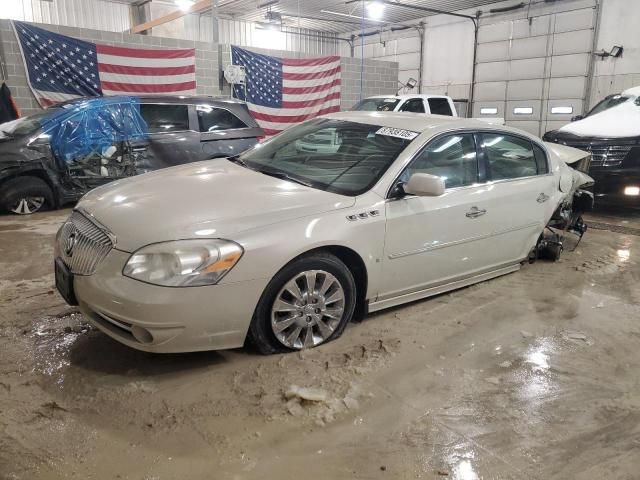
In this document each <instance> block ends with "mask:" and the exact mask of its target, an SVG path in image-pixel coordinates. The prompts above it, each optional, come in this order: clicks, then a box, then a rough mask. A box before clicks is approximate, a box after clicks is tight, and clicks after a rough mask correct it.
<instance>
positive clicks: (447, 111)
mask: <svg viewBox="0 0 640 480" xmlns="http://www.w3.org/2000/svg"><path fill="white" fill-rule="evenodd" d="M428 102H429V110H431V113H432V114H433V115H447V116H449V117H451V116H453V112H451V106H450V105H449V100H447V99H446V98H430V99H429V100H428Z"/></svg>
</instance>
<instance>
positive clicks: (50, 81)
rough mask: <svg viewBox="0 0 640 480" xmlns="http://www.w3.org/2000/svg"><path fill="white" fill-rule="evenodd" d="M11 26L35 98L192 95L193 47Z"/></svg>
mask: <svg viewBox="0 0 640 480" xmlns="http://www.w3.org/2000/svg"><path fill="white" fill-rule="evenodd" d="M13 27H14V30H15V33H16V37H17V39H18V44H19V45H20V52H21V53H22V57H23V59H24V64H25V69H26V71H27V80H28V83H29V86H30V87H31V90H32V91H33V93H34V95H35V97H36V99H37V100H38V103H40V105H41V106H43V107H46V106H49V105H52V104H54V103H58V102H62V101H65V100H71V99H74V98H78V97H87V96H89V97H93V96H100V95H140V94H144V95H149V94H165V95H192V94H194V93H195V91H196V66H195V65H196V56H195V50H194V49H181V50H151V49H144V48H124V47H112V46H109V45H101V44H95V43H91V42H85V41H84V40H79V39H77V38H73V37H68V36H66V35H61V34H59V33H55V32H50V31H48V30H44V29H42V28H38V27H35V26H33V25H31V24H28V23H24V22H14V23H13Z"/></svg>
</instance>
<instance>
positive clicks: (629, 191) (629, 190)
mask: <svg viewBox="0 0 640 480" xmlns="http://www.w3.org/2000/svg"><path fill="white" fill-rule="evenodd" d="M624 194H625V195H628V196H630V197H637V196H638V195H640V187H625V189H624Z"/></svg>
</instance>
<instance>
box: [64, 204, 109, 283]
mask: <svg viewBox="0 0 640 480" xmlns="http://www.w3.org/2000/svg"><path fill="white" fill-rule="evenodd" d="M57 242H58V245H57V247H58V252H59V254H60V257H61V258H62V261H63V262H64V263H65V265H67V267H69V269H70V270H71V271H72V272H73V273H74V274H76V275H92V274H93V273H95V271H96V268H97V267H98V265H99V264H100V262H102V260H104V258H105V257H106V256H107V254H108V253H109V252H110V251H111V249H112V248H113V245H114V240H113V237H112V236H111V235H109V233H107V232H106V231H105V230H104V229H103V228H101V227H100V226H98V225H96V223H94V222H93V221H91V220H90V219H89V218H87V217H86V216H85V215H83V214H82V213H80V212H79V211H74V212H73V213H72V214H71V216H70V217H69V219H68V220H67V222H66V223H65V224H64V225H63V226H62V227H61V228H60V232H59V233H58V238H57Z"/></svg>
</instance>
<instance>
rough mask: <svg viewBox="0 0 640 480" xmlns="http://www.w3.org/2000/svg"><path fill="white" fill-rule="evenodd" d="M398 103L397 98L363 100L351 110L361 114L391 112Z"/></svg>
mask: <svg viewBox="0 0 640 480" xmlns="http://www.w3.org/2000/svg"><path fill="white" fill-rule="evenodd" d="M398 102H400V99H399V98H393V97H389V98H381V97H380V98H365V99H364V100H362V101H360V102H359V103H357V104H356V106H355V107H353V108H352V110H353V111H363V112H393V110H394V109H395V108H396V106H397V105H398Z"/></svg>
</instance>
